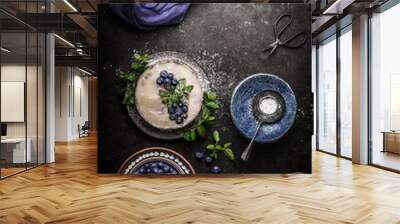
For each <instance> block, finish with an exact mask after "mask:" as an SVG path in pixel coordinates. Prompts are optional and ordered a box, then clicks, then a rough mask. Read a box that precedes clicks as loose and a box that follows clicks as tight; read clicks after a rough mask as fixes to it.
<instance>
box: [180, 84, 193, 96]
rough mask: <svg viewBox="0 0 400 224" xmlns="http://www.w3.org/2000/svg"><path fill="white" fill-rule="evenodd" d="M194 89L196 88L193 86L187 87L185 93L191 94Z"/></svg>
mask: <svg viewBox="0 0 400 224" xmlns="http://www.w3.org/2000/svg"><path fill="white" fill-rule="evenodd" d="M193 88H194V87H193V86H192V85H189V86H185V88H184V89H183V91H184V92H185V93H186V94H189V93H190V92H192V90H193Z"/></svg>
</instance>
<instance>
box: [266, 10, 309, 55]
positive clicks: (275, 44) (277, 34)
mask: <svg viewBox="0 0 400 224" xmlns="http://www.w3.org/2000/svg"><path fill="white" fill-rule="evenodd" d="M285 18H287V19H286V20H288V21H287V22H286V24H285V23H284V25H283V28H282V29H281V30H279V31H278V26H279V25H280V24H281V23H282V20H284V19H285ZM292 22H293V17H292V16H291V15H287V14H285V15H282V16H280V17H279V18H278V20H276V21H275V25H274V34H275V42H273V43H271V44H270V45H269V46H268V47H267V48H265V49H264V50H263V52H267V51H269V50H271V51H270V53H269V55H272V54H273V53H274V52H275V51H276V49H277V48H278V47H279V46H282V47H286V48H291V49H295V48H299V47H301V46H302V45H303V44H305V43H306V41H307V34H306V33H305V32H300V33H297V34H296V35H293V36H291V37H289V38H288V39H286V40H284V41H282V40H281V35H282V33H283V32H285V30H287V29H288V27H289V26H290V24H292ZM296 39H297V40H299V41H297V42H296V43H293V42H294V41H295V40H296Z"/></svg>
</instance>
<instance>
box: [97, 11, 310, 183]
mask: <svg viewBox="0 0 400 224" xmlns="http://www.w3.org/2000/svg"><path fill="white" fill-rule="evenodd" d="M98 26H99V27H98V30H99V33H98V35H99V77H98V81H99V118H98V119H99V133H98V171H99V173H121V174H127V175H194V174H224V173H225V174H227V173H293V172H303V173H311V136H312V133H313V130H312V129H313V116H312V113H313V112H312V108H313V97H312V93H311V10H310V7H309V6H308V5H307V4H266V3H207V4H204V3H203V4H187V3H184V4H177V3H173V4H171V3H144V4H112V5H102V6H100V9H99V21H98Z"/></svg>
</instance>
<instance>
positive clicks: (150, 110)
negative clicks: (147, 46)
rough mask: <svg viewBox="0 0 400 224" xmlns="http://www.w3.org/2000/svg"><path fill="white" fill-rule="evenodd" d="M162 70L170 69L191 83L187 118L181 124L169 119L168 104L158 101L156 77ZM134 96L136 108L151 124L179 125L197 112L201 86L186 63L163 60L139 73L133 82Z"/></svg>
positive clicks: (177, 127)
mask: <svg viewBox="0 0 400 224" xmlns="http://www.w3.org/2000/svg"><path fill="white" fill-rule="evenodd" d="M163 70H166V71H168V72H169V73H173V74H174V78H175V79H176V80H180V79H186V85H193V90H192V91H191V92H190V94H189V96H188V103H187V105H188V112H187V118H186V119H185V120H184V121H183V123H181V124H177V123H176V122H175V121H173V120H170V118H169V114H168V107H167V105H164V104H163V103H162V102H161V97H160V96H159V90H160V89H162V87H160V86H159V85H157V83H156V80H157V78H159V76H160V72H161V71H163ZM135 100H136V109H137V111H138V112H139V114H140V115H141V116H142V118H143V119H144V120H145V121H146V122H147V123H149V124H150V125H152V126H153V127H156V128H159V129H163V130H172V129H180V128H183V127H185V126H186V125H188V124H190V123H191V122H192V121H193V120H194V119H196V117H197V115H198V114H199V113H200V111H201V107H202V103H203V90H202V88H201V84H200V81H199V79H198V77H197V75H196V74H195V73H194V71H193V70H192V69H191V68H190V67H189V66H187V65H185V64H181V63H176V62H174V61H173V60H165V61H160V62H159V63H157V64H155V65H152V66H150V67H149V68H148V69H147V70H146V71H145V72H144V73H143V74H142V75H141V76H140V78H139V80H138V81H137V84H136V92H135Z"/></svg>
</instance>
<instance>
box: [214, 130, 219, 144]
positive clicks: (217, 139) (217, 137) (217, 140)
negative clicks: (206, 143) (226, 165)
mask: <svg viewBox="0 0 400 224" xmlns="http://www.w3.org/2000/svg"><path fill="white" fill-rule="evenodd" d="M213 139H214V141H215V143H218V142H219V140H220V138H219V132H218V131H214V132H213Z"/></svg>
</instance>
